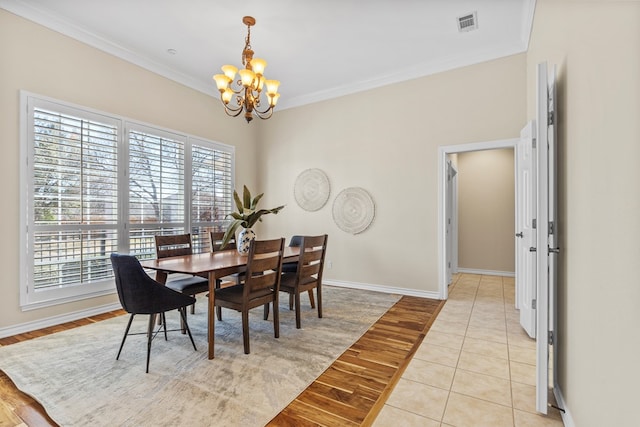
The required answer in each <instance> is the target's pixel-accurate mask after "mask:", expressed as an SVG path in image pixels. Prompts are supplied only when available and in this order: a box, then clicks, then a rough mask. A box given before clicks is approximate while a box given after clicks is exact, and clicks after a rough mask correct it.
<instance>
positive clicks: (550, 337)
mask: <svg viewBox="0 0 640 427" xmlns="http://www.w3.org/2000/svg"><path fill="white" fill-rule="evenodd" d="M549 345H553V331H549Z"/></svg>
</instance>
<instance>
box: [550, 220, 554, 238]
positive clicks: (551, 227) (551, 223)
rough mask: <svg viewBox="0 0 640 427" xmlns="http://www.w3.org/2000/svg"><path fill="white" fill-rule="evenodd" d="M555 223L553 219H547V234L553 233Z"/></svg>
mask: <svg viewBox="0 0 640 427" xmlns="http://www.w3.org/2000/svg"><path fill="white" fill-rule="evenodd" d="M554 231H555V223H554V222H553V221H549V234H550V235H551V234H555V233H554Z"/></svg>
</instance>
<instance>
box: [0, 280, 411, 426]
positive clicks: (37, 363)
mask: <svg viewBox="0 0 640 427" xmlns="http://www.w3.org/2000/svg"><path fill="white" fill-rule="evenodd" d="M323 290H324V292H323V315H324V317H323V318H322V319H318V317H317V313H316V312H315V310H312V309H311V308H310V307H309V305H308V300H307V299H306V298H303V311H302V313H303V314H302V316H303V317H302V329H299V330H297V329H296V328H295V316H294V314H293V312H292V311H289V308H288V298H287V295H286V294H282V295H283V296H284V297H283V298H281V302H280V313H281V315H280V338H279V339H275V338H274V337H273V323H272V322H271V318H270V320H269V321H266V322H265V321H264V320H262V309H261V308H258V309H255V310H252V312H251V314H250V324H251V329H250V340H251V354H249V355H245V354H244V352H243V347H242V326H241V321H240V315H239V313H236V312H233V311H231V310H223V321H222V322H216V342H215V355H216V358H215V359H214V360H208V359H207V338H206V317H207V316H206V301H205V300H204V299H200V300H199V301H198V304H197V306H196V314H195V315H189V325H190V327H191V330H192V333H193V335H194V340H195V342H196V346H197V347H198V351H197V352H195V351H193V347H192V346H191V343H190V342H189V339H188V337H187V336H186V335H181V334H180V333H179V332H170V333H169V341H164V339H162V338H161V336H158V337H157V338H156V339H155V340H154V341H153V345H152V349H151V364H150V368H149V373H148V374H145V372H144V370H145V357H146V337H145V336H144V335H134V336H130V337H128V338H127V342H126V343H125V345H124V348H123V350H122V355H121V356H120V360H118V361H116V360H115V356H116V353H117V351H118V347H119V345H120V340H121V339H122V334H123V333H124V329H125V326H126V322H127V320H128V317H129V316H128V315H127V316H120V317H117V318H114V319H109V320H105V321H101V322H98V323H95V324H91V325H87V326H82V327H79V328H76V329H72V330H68V331H65V332H60V333H56V334H53V335H48V336H45V337H41V338H37V339H33V340H30V341H25V342H22V343H18V344H12V345H9V346H5V347H0V369H1V370H3V371H4V372H5V373H6V374H7V375H8V376H9V377H10V378H11V379H12V380H13V381H14V383H15V384H16V386H17V387H18V388H19V389H20V390H22V391H24V392H25V393H27V394H29V395H31V396H32V397H34V398H35V399H36V400H37V401H38V402H40V403H41V404H42V406H43V407H44V408H45V409H46V411H47V413H48V414H49V415H50V416H51V418H52V419H53V420H55V421H56V422H57V423H58V424H60V425H62V426H83V427H84V426H263V425H265V424H266V423H268V422H269V421H270V420H271V419H272V418H273V417H274V416H275V415H277V414H278V413H279V412H280V411H281V410H282V409H283V408H284V407H285V406H287V405H288V404H289V402H291V401H292V400H293V399H294V398H295V397H296V396H297V395H298V394H299V393H300V392H301V391H303V390H304V389H305V388H306V387H307V386H308V385H309V384H310V383H311V382H312V381H313V380H314V379H315V378H317V377H318V376H319V375H320V374H321V373H322V372H323V371H324V370H325V369H326V368H327V367H328V366H329V365H331V363H332V362H333V361H334V360H335V359H336V358H337V357H338V356H340V355H341V354H342V353H343V352H344V350H346V349H347V348H348V347H349V346H350V345H351V344H352V343H354V342H355V341H356V340H357V339H358V338H359V337H360V336H361V335H362V334H363V333H364V332H366V330H367V329H368V328H369V326H371V325H372V324H373V323H374V322H375V321H376V320H377V319H378V318H379V317H380V316H382V315H383V314H384V313H385V312H386V311H387V309H389V308H390V307H391V306H392V305H393V304H394V303H395V302H396V301H398V299H399V298H400V297H399V296H398V295H389V294H384V293H376V292H368V291H362V290H353V289H345V288H334V287H330V286H325V287H323ZM138 318H139V319H138ZM147 319H148V317H147V316H137V317H136V320H135V321H134V324H133V326H132V331H135V332H140V331H144V330H145V328H146V324H147ZM167 323H168V325H169V328H171V329H173V328H176V327H177V326H178V313H177V312H172V313H167Z"/></svg>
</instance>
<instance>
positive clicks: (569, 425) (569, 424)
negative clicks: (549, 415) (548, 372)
mask: <svg viewBox="0 0 640 427" xmlns="http://www.w3.org/2000/svg"><path fill="white" fill-rule="evenodd" d="M553 395H554V396H555V397H556V402H557V403H558V407H559V408H562V409H563V410H564V412H562V411H560V415H562V423H563V424H564V425H565V427H575V426H576V423H575V422H574V421H573V417H572V416H571V412H570V411H569V408H567V402H565V401H564V396H563V395H562V390H560V386H559V385H558V384H556V385H555V386H554V387H553Z"/></svg>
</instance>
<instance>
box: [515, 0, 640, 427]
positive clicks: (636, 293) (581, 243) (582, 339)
mask: <svg viewBox="0 0 640 427" xmlns="http://www.w3.org/2000/svg"><path fill="white" fill-rule="evenodd" d="M639 21H640V2H638V1H569V0H566V1H565V0H538V2H537V7H536V14H535V19H534V28H533V33H532V38H531V43H530V46H529V52H528V55H527V73H528V82H527V88H528V90H529V96H528V117H529V118H534V117H535V96H534V90H535V69H536V65H537V64H538V63H539V62H541V61H548V62H549V63H550V64H557V66H558V92H559V93H558V117H559V124H558V127H559V130H560V134H559V138H558V139H559V181H560V189H559V193H560V194H559V196H560V200H559V214H560V217H559V232H560V235H559V236H560V248H561V253H560V256H559V263H560V265H559V270H560V278H559V284H558V291H559V295H558V303H559V317H558V322H559V325H558V326H559V328H558V340H559V346H558V349H557V350H556V351H558V353H559V355H560V361H559V366H557V369H558V372H559V375H560V378H559V379H560V387H561V392H562V394H563V396H564V400H565V402H566V407H567V409H568V410H569V411H570V415H571V418H572V420H573V422H574V424H575V425H576V426H580V427H590V426H594V427H596V426H635V425H638V422H639V421H638V420H639V419H640V417H639V416H638V408H637V405H638V384H640V364H639V363H638V357H639V355H640V333H639V332H638V326H639V325H640V307H639V302H640V286H639V279H638V278H639V277H640V264H639V263H638V260H640V245H638V236H640V221H639V220H638V212H639V211H640V191H639V189H638V183H639V182H640V168H639V167H638V160H639V159H640V25H638V22H639Z"/></svg>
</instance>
